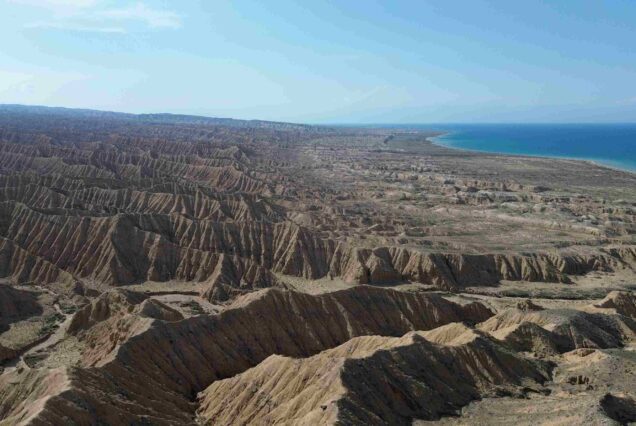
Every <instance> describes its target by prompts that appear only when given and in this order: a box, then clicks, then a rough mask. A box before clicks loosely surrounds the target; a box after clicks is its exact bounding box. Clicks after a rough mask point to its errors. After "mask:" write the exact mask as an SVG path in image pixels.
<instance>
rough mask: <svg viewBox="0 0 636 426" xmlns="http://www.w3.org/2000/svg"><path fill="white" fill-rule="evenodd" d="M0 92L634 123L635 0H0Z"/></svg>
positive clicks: (304, 112)
mask: <svg viewBox="0 0 636 426" xmlns="http://www.w3.org/2000/svg"><path fill="white" fill-rule="evenodd" d="M0 40H2V41H1V42H0V103H25V104H42V105H55V106H68V107H86V108H97V109H107V110H116V111H127V112H175V113H192V114H203V115H212V116H224V117H228V116H229V117H235V118H262V119H272V120H286V121H304V122H340V123H353V122H380V123H390V122H393V123H398V122H407V123H416V122H418V123H430V122H474V121H486V122H504V121H507V122H509V121H516V122H522V121H534V122H536V121H539V122H554V121H566V122H579V121H580V122H584V121H585V122H589V121H592V122H606V121H622V122H626V121H629V122H635V121H636V1H634V0H624V1H619V0H605V1H600V0H589V1H587V0H572V1H568V0H553V1H543V2H541V1H538V0H532V1H510V0H502V1H480V0H464V1H453V0H440V1H424V0H419V1H415V0H414V1H396V0H392V1H389V0H387V1H371V0H356V1H346V0H339V1H319V0H303V1H277V0H266V1H264V0H260V1H246V0H237V1H222V0H208V1H194V0H179V1H176V0H175V1H167V0H166V1H153V0H142V1H135V0H131V1H126V0H124V1H115V0H112V1H110V0H0Z"/></svg>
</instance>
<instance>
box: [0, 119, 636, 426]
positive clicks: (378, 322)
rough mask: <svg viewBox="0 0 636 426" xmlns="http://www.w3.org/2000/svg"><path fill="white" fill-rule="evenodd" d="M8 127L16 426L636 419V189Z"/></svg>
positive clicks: (324, 149)
mask: <svg viewBox="0 0 636 426" xmlns="http://www.w3.org/2000/svg"><path fill="white" fill-rule="evenodd" d="M432 135H433V133H432V132H424V131H420V130H409V129H406V128H403V129H379V128H373V129H371V128H346V127H337V128H328V127H315V126H305V125H295V124H285V123H272V122H265V121H238V120H230V119H210V118H203V117H190V116H176V115H163V114H155V115H138V116H134V115H126V114H116V113H102V112H95V111H81V110H63V109H47V108H28V107H17V106H14V107H10V106H5V107H0V276H2V283H1V284H0V362H1V363H2V364H1V365H2V367H0V370H2V374H1V375H0V424H3V425H4V424H6V425H14V424H29V425H49V424H161V425H182V424H215V425H223V424H228V425H229V424H289V425H295V424H304V425H305V424H307V425H308V424H345V425H348V424H418V425H419V424H428V423H429V422H441V423H442V424H502V425H503V424H511V423H513V422H514V423H515V424H519V425H522V424H533V425H536V424H555V425H556V424H563V425H569V424H625V423H629V422H636V352H635V349H636V295H635V293H634V291H635V290H636V237H635V236H636V175H635V174H632V173H629V172H624V171H619V170H613V169H609V168H606V167H601V166H598V165H595V164H592V163H586V162H582V161H575V160H560V159H559V160H557V159H549V158H538V157H515V156H504V155H492V154H482V153H474V152H467V151H460V150H452V149H448V148H444V147H440V146H437V145H434V144H432V143H431V142H429V141H428V138H429V137H431V136H432Z"/></svg>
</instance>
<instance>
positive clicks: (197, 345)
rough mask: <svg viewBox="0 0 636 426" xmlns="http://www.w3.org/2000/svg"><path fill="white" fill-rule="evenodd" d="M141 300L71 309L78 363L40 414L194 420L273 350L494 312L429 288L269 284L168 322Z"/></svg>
mask: <svg viewBox="0 0 636 426" xmlns="http://www.w3.org/2000/svg"><path fill="white" fill-rule="evenodd" d="M141 299H143V298H140V297H138V296H136V295H134V294H129V293H114V294H112V295H107V296H103V297H101V298H100V300H99V301H97V302H95V303H93V304H92V305H90V306H89V307H86V308H85V309H83V310H81V311H79V312H78V313H77V314H76V319H74V320H73V322H72V323H71V324H72V325H71V330H72V331H71V332H72V333H73V334H74V335H76V336H77V337H76V338H78V339H79V342H80V344H81V345H82V347H83V350H82V354H81V361H80V364H79V367H74V368H71V369H70V370H68V373H67V374H68V377H70V383H71V385H70V389H69V390H67V391H64V392H52V393H51V395H49V396H50V398H48V399H46V401H45V404H44V407H43V408H42V411H46V410H52V412H56V413H58V412H59V413H64V416H67V417H68V418H69V419H73V420H74V421H78V422H83V421H87V419H91V421H96V419H97V418H106V419H117V422H124V423H128V422H139V421H141V420H142V419H143V418H152V419H153V422H154V423H159V424H170V423H171V422H172V424H179V423H180V424H183V423H187V422H188V421H190V420H188V419H192V416H193V414H194V409H195V405H194V404H193V403H192V399H193V398H194V396H195V395H196V393H197V392H199V391H201V390H203V389H205V388H206V387H207V386H208V385H209V384H210V383H212V382H213V381H215V380H218V379H223V378H227V377H231V376H234V375H236V374H239V373H241V372H243V371H245V370H247V369H249V368H250V367H253V366H255V365H256V364H258V363H259V362H261V361H262V360H263V359H265V358H267V357H268V356H270V355H272V354H281V355H287V356H294V357H299V356H300V357H302V356H308V355H312V354H315V353H317V352H320V351H321V350H324V349H327V348H331V347H335V346H337V345H339V344H342V343H344V342H346V341H348V340H349V339H351V338H352V337H355V336H362V335H377V334H379V335H389V336H400V335H403V334H404V333H407V332H409V331H411V330H417V329H422V330H425V329H430V328H434V327H437V326H439V325H442V324H446V323H450V322H457V321H466V322H468V323H472V324H474V323H477V322H480V321H483V320H485V319H486V318H488V317H489V316H491V315H492V313H491V312H490V311H489V310H488V309H486V308H485V307H484V306H483V305H481V304H478V303H473V304H469V305H465V306H461V305H458V304H455V303H452V302H449V301H446V300H445V299H443V298H441V297H440V296H437V295H434V294H419V293H417V294H415V293H414V294H410V293H401V292H398V291H393V290H384V289H377V288H373V287H354V288H351V289H348V290H343V291H339V292H335V293H330V294H325V295H320V296H311V295H306V294H301V293H296V292H290V291H282V290H277V289H268V290H263V291H261V292H257V293H252V294H249V295H246V296H244V297H242V298H241V299H239V300H238V301H237V302H235V304H234V305H232V306H231V307H230V308H228V309H227V310H225V311H224V312H222V313H220V314H218V315H200V316H195V317H191V318H188V319H184V320H180V321H175V322H168V321H165V320H157V319H153V318H148V317H145V316H142V315H141V313H142V310H141V308H139V307H140V306H142V305H143V304H144V303H145V302H143V301H142V300H141ZM135 303H137V304H135ZM41 374H44V375H45V374H46V373H44V372H42V373H41ZM28 377H30V376H28ZM28 377H27V376H22V377H20V376H18V377H17V378H16V377H14V378H13V379H12V381H13V383H14V384H13V385H12V386H15V388H16V389H20V390H15V389H14V390H5V392H23V394H24V395H27V394H29V393H30V392H32V390H31V386H32V385H29V383H31V382H30V381H29V379H28ZM21 411H22V408H21V407H20V406H15V404H12V403H11V399H7V401H6V402H2V403H0V412H5V413H10V414H7V415H6V416H15V415H18V414H16V413H20V412H21ZM42 415H44V414H42ZM60 415H61V414H60Z"/></svg>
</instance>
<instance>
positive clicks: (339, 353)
mask: <svg viewBox="0 0 636 426" xmlns="http://www.w3.org/2000/svg"><path fill="white" fill-rule="evenodd" d="M464 333H465V334H468V335H469V336H468V337H466V336H464V337H463V338H462V339H461V340H462V341H461V343H459V342H453V343H451V344H450V345H448V346H442V345H436V344H432V343H430V342H429V341H428V340H426V338H424V337H423V336H422V334H420V333H409V334H406V335H405V336H403V337H401V338H381V337H375V336H374V337H358V338H354V339H352V340H350V341H348V342H347V343H345V344H343V345H341V346H338V347H336V348H334V349H330V350H327V351H324V352H321V353H320V354H318V355H315V356H313V357H310V358H305V359H293V358H286V357H281V356H277V355H274V356H271V357H269V358H267V359H266V360H265V361H263V362H262V363H261V364H259V365H258V366H257V367H254V368H253V369H250V370H247V371H246V372H244V373H242V374H240V375H238V376H235V377H233V378H231V379H226V380H221V381H217V382H215V383H213V384H212V385H211V386H210V387H209V388H207V389H206V390H205V391H204V392H202V393H201V394H199V400H200V404H201V406H200V407H199V409H198V412H197V413H198V415H199V418H200V419H201V420H202V421H203V422H204V423H206V424H219V425H229V424H241V425H242V424H250V423H254V422H258V423H262V424H289V425H291V424H404V425H409V424H411V421H412V419H413V418H420V419H429V420H433V419H437V418H439V417H440V416H442V415H449V414H454V413H456V410H457V409H458V408H460V407H462V406H463V405H465V404H467V403H468V402H469V401H470V400H472V399H475V398H479V397H480V396H484V395H487V394H488V393H493V392H494V391H495V388H497V391H499V392H501V391H502V390H503V388H506V389H508V391H509V392H513V391H515V387H517V386H519V385H521V384H522V383H525V384H529V383H532V382H535V383H537V382H538V383H542V382H543V381H545V380H546V379H547V378H548V377H549V367H548V366H547V364H546V365H544V364H542V363H540V362H532V361H528V360H526V359H524V358H521V357H518V356H516V355H514V354H513V353H511V352H508V351H506V350H505V349H503V348H502V347H500V346H498V345H496V344H494V343H492V342H491V341H490V340H488V339H487V338H484V337H483V336H481V335H480V334H478V333H475V332H472V331H470V330H468V329H466V330H463V333H460V334H464Z"/></svg>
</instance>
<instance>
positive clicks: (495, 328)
mask: <svg viewBox="0 0 636 426" xmlns="http://www.w3.org/2000/svg"><path fill="white" fill-rule="evenodd" d="M477 328H478V329H479V330H482V331H485V332H488V333H490V334H491V335H492V336H494V337H495V338H497V339H500V340H503V341H505V342H507V343H508V344H510V345H511V346H512V347H514V348H515V349H516V350H519V351H532V352H536V353H539V354H554V353H557V352H567V351H571V350H573V349H577V348H615V347H622V346H623V345H624V344H625V343H626V342H628V341H629V340H632V339H634V338H636V321H634V320H633V319H631V318H629V317H625V316H622V315H617V314H614V315H605V314H598V313H588V312H583V311H578V310H573V309H545V310H521V309H508V310H505V311H503V312H500V313H498V314H497V315H495V316H493V317H492V318H490V319H488V320H486V321H485V322H483V323H481V324H479V325H478V326H477Z"/></svg>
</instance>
